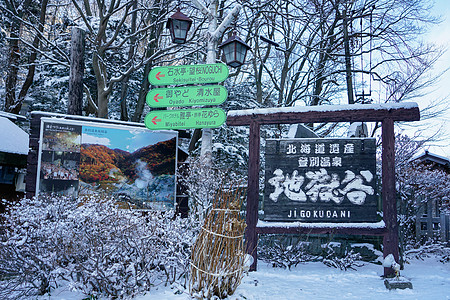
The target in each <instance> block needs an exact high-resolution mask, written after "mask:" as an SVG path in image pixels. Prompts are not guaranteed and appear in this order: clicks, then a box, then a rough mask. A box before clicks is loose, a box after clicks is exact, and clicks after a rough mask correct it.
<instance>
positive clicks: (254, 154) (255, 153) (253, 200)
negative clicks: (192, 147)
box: [245, 121, 261, 271]
mask: <svg viewBox="0 0 450 300" xmlns="http://www.w3.org/2000/svg"><path fill="white" fill-rule="evenodd" d="M260 143H261V141H260V125H259V123H258V122H256V121H253V122H251V123H250V136H249V147H248V187H247V215H246V223H247V228H246V232H245V238H246V241H247V253H250V254H251V255H252V256H253V264H252V265H251V266H250V271H256V267H257V256H258V255H257V250H256V247H257V246H258V233H257V232H256V224H257V222H258V201H259V164H260V160H259V152H260Z"/></svg>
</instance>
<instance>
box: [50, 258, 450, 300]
mask: <svg viewBox="0 0 450 300" xmlns="http://www.w3.org/2000/svg"><path fill="white" fill-rule="evenodd" d="M382 273H383V268H382V266H380V265H375V264H365V265H364V266H363V267H360V268H357V269H356V270H348V271H341V270H338V269H334V268H329V267H327V266H325V265H324V264H322V263H320V262H317V263H306V264H303V265H298V266H297V267H295V268H292V269H291V270H287V269H279V268H272V267H271V266H268V265H267V264H265V263H264V262H261V261H259V262H258V271H257V272H250V273H249V274H248V276H245V277H244V278H243V280H242V284H241V285H240V286H239V288H238V289H237V290H236V293H235V294H234V295H233V296H230V297H228V299H229V300H235V299H237V300H243V299H248V300H256V299H261V300H262V299H264V300H265V299H267V300H269V299H270V300H284V299H314V300H321V299H326V300H330V299H365V300H371V299H374V300H375V299H376V300H379V299H386V300H387V299H396V300H397V299H398V300H402V299H405V300H406V299H407V300H414V299H418V300H419V299H420V300H426V299H430V300H431V299H432V300H441V299H450V263H446V264H444V263H441V262H439V261H437V259H435V258H426V259H425V260H423V261H422V260H413V261H411V263H410V264H408V265H406V267H405V270H403V271H401V275H402V276H404V277H406V278H407V279H409V280H411V282H412V284H413V289H412V290H411V289H406V290H391V291H389V290H387V289H386V288H385V286H384V283H383V279H382V278H381V277H380V275H382ZM176 291H177V290H176V289H171V288H170V287H164V286H159V287H155V288H154V289H153V290H152V291H150V292H149V293H147V294H146V295H141V296H138V297H137V298H136V300H155V299H157V300H184V299H189V296H188V295H187V294H186V293H184V294H183V293H182V294H180V293H179V292H178V293H176ZM84 297H85V296H84ZM82 298H83V295H79V294H75V293H71V292H68V291H67V290H64V289H62V290H59V291H56V292H54V293H53V294H52V296H51V297H48V296H47V297H45V299H55V300H56V299H58V300H60V299H61V300H62V299H82ZM43 299H44V298H42V300H43Z"/></svg>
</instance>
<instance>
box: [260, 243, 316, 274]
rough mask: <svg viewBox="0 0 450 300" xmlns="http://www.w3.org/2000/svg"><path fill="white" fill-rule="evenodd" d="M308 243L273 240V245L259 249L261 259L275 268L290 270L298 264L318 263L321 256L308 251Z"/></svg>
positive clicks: (262, 246) (265, 245)
mask: <svg viewBox="0 0 450 300" xmlns="http://www.w3.org/2000/svg"><path fill="white" fill-rule="evenodd" d="M308 245H309V243H308V242H305V241H301V240H298V241H297V242H292V241H289V242H286V241H285V240H273V241H272V242H271V243H265V244H262V245H261V247H260V248H259V249H258V252H259V253H258V254H259V257H260V258H261V259H262V260H264V261H265V262H267V263H270V264H271V265H272V266H273V267H277V268H288V269H291V267H292V266H294V267H295V266H297V265H298V264H301V263H304V262H308V261H317V260H319V256H317V255H313V254H311V252H310V251H308Z"/></svg>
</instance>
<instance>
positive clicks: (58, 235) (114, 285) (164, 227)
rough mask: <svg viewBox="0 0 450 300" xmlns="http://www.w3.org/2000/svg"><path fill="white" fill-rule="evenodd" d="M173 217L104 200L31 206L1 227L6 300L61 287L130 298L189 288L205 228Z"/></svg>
mask: <svg viewBox="0 0 450 300" xmlns="http://www.w3.org/2000/svg"><path fill="white" fill-rule="evenodd" d="M171 215H172V214H171V213H168V212H166V213H162V212H156V213H155V212H153V213H150V212H149V213H146V214H144V213H143V212H139V211H130V210H124V209H119V208H117V206H116V205H115V201H114V200H112V199H102V198H100V197H98V196H93V197H89V198H85V199H83V200H82V201H80V202H74V201H71V200H70V199H66V198H62V197H48V198H43V197H40V198H39V199H37V198H34V199H23V200H21V201H20V202H19V203H17V204H15V205H14V206H12V207H10V209H9V210H8V212H7V213H6V214H5V215H4V216H3V217H4V218H5V221H4V223H3V224H1V225H2V226H1V230H2V240H1V244H0V276H1V279H2V280H1V281H0V297H1V298H3V299H4V298H23V297H25V296H31V295H42V294H46V293H51V291H52V289H54V288H56V287H57V286H58V285H59V284H68V285H69V286H70V287H71V288H72V289H73V290H77V291H81V292H83V293H84V294H86V295H92V296H96V295H102V296H106V297H111V298H117V297H129V296H132V295H136V294H137V293H140V292H143V291H147V290H149V289H150V288H151V287H152V286H154V285H156V284H161V283H174V282H175V281H178V280H179V281H182V280H183V278H182V277H183V275H186V272H187V271H188V262H189V256H190V247H191V244H192V241H193V235H194V231H195V228H197V225H195V224H192V222H191V221H192V220H191V219H183V220H180V219H177V220H171V219H170V216H171ZM181 284H182V285H184V286H185V283H182V282H181Z"/></svg>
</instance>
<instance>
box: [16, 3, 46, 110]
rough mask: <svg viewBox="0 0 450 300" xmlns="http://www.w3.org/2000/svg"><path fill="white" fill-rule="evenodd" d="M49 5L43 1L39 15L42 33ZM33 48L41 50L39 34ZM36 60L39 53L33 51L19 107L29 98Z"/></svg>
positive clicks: (39, 29) (20, 93)
mask: <svg viewBox="0 0 450 300" xmlns="http://www.w3.org/2000/svg"><path fill="white" fill-rule="evenodd" d="M47 4H48V0H43V1H42V4H41V11H40V15H39V25H38V31H39V32H40V33H42V32H44V23H45V16H46V14H47ZM33 47H34V48H36V49H37V48H39V36H38V34H36V36H35V38H34V40H33ZM36 58H37V51H36V50H32V52H31V55H30V58H29V59H28V74H27V77H26V79H25V82H24V83H23V85H22V89H21V90H20V92H19V96H18V105H19V106H20V107H22V104H23V101H24V99H25V97H26V96H27V93H28V90H29V89H30V87H31V85H32V84H33V81H34V74H35V71H36V65H35V61H36ZM19 110H20V108H19Z"/></svg>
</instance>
